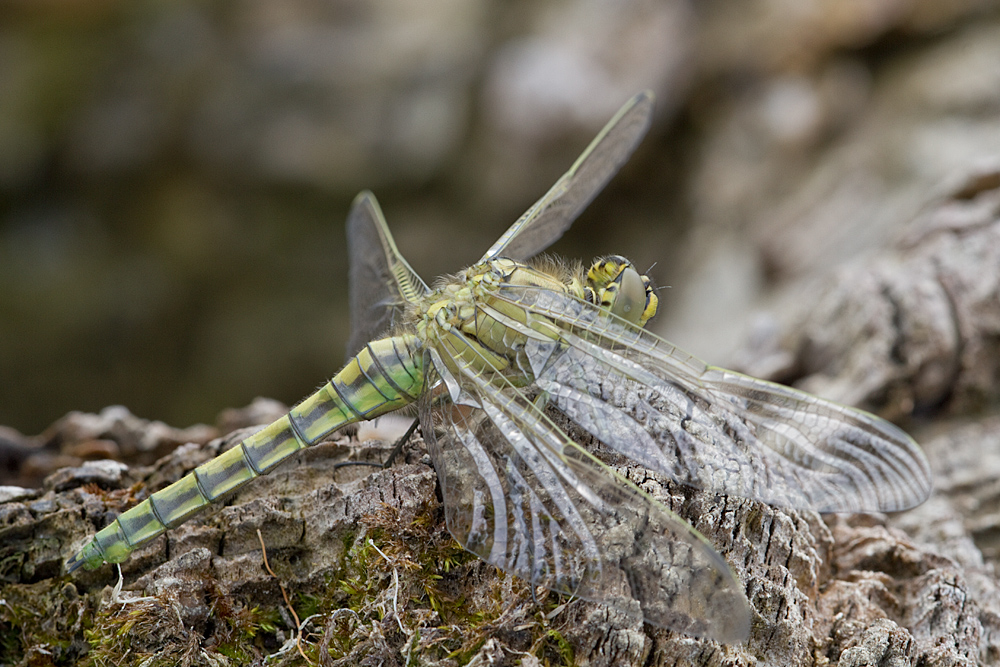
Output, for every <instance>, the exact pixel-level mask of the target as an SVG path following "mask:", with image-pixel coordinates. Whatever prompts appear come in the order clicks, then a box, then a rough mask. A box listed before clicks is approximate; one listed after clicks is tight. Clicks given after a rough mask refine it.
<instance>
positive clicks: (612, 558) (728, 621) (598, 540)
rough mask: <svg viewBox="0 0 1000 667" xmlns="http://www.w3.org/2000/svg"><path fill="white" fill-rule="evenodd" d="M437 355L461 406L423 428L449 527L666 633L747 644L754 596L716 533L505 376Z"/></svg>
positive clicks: (521, 568) (552, 582) (549, 582)
mask: <svg viewBox="0 0 1000 667" xmlns="http://www.w3.org/2000/svg"><path fill="white" fill-rule="evenodd" d="M437 354H438V353H437V352H436V351H432V352H431V356H432V359H434V366H435V367H436V368H438V369H445V370H444V371H443V373H442V375H443V379H444V383H445V385H447V387H448V391H449V394H450V395H451V398H452V399H453V400H454V402H455V404H454V405H448V406H447V407H446V408H445V409H436V410H433V411H432V410H431V409H430V399H429V398H425V399H424V401H423V403H422V406H421V423H422V432H423V433H424V437H425V440H426V441H427V444H428V448H429V450H430V453H431V457H432V459H433V461H434V465H435V468H436V469H437V472H438V478H439V480H440V483H441V489H442V492H443V495H444V505H445V515H446V518H447V522H448V529H449V531H450V532H451V534H452V535H453V536H454V537H455V539H457V540H458V541H459V543H460V544H462V546H463V547H465V548H466V549H468V550H469V551H471V552H473V553H475V554H476V555H478V556H479V557H480V558H482V559H484V560H485V561H487V562H489V563H491V564H493V565H495V566H496V567H498V568H500V569H502V570H504V571H506V572H509V573H511V574H514V575H517V576H519V577H521V578H523V579H525V580H527V581H528V582H530V583H531V584H532V585H541V586H545V587H546V588H549V589H551V590H555V591H559V592H563V593H567V594H572V595H576V596H579V597H582V598H584V599H588V600H593V601H597V602H601V603H604V604H607V605H610V606H613V607H616V608H619V609H623V610H624V611H626V612H627V613H632V614H635V613H641V614H642V615H643V617H644V618H645V620H646V621H647V622H649V623H652V624H654V625H659V626H662V627H667V628H671V629H673V630H677V631H680V632H684V633H687V634H690V635H694V636H704V637H711V638H714V639H717V640H719V641H722V642H727V643H732V642H738V641H743V640H745V639H746V637H747V635H748V633H749V622H750V610H749V606H748V604H747V601H746V598H745V596H744V595H743V592H742V589H741V587H740V585H739V584H738V583H737V581H736V580H735V578H734V577H733V575H732V573H731V572H730V570H729V568H728V566H727V565H726V564H725V562H724V561H723V560H722V558H721V557H720V556H719V555H718V554H717V553H716V552H715V551H714V550H713V549H712V547H711V546H710V545H709V544H708V543H707V542H706V541H705V538H704V537H702V536H701V535H700V534H699V533H697V531H695V530H694V529H693V528H692V527H691V526H690V525H688V524H687V523H686V522H684V521H683V520H682V519H680V518H679V517H677V516H676V515H674V514H673V513H672V512H670V511H669V510H668V509H666V508H665V507H664V506H663V505H661V504H660V503H658V502H657V501H655V500H654V499H652V498H651V497H650V496H649V495H647V494H646V493H644V492H643V491H642V490H640V489H639V488H638V487H636V486H635V485H634V484H632V483H631V482H629V481H628V480H626V479H625V478H623V477H622V476H620V475H618V474H617V473H615V472H614V471H613V470H611V469H610V468H608V467H607V466H606V465H604V464H603V463H601V462H600V461H598V460H597V459H595V458H594V457H593V456H592V455H590V454H588V453H587V452H586V451H584V450H583V449H582V448H580V447H579V446H578V445H576V444H575V443H574V442H572V441H571V440H570V439H569V438H568V437H567V435H566V434H565V433H564V432H562V431H561V430H560V429H559V428H557V427H556V426H555V425H554V424H553V423H552V422H551V421H549V420H548V419H547V418H546V417H545V416H544V414H543V413H542V412H541V411H540V410H539V409H538V408H537V407H536V406H535V405H534V404H532V403H531V402H530V401H529V400H528V399H527V398H526V397H525V396H524V395H523V394H522V393H521V392H520V391H518V390H517V389H514V388H513V387H509V386H508V387H507V388H506V389H504V390H500V389H497V388H496V387H495V386H493V385H492V384H491V380H492V381H500V380H498V378H497V377H495V376H494V377H490V375H491V374H490V373H484V372H476V371H473V370H471V369H469V368H468V367H465V368H463V369H462V370H461V375H460V376H459V377H460V378H461V380H458V379H456V377H455V376H453V375H451V373H450V372H449V371H447V370H446V367H445V366H444V365H443V364H442V362H441V359H440V357H438V356H437ZM452 361H454V362H456V363H461V362H460V361H457V360H455V359H453V360H452ZM435 420H436V423H435Z"/></svg>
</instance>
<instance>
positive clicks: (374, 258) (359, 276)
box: [347, 190, 428, 358]
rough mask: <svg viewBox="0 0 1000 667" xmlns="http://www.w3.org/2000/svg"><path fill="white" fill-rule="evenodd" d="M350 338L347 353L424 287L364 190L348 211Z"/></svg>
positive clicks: (389, 323)
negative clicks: (397, 247) (398, 248)
mask: <svg viewBox="0 0 1000 667" xmlns="http://www.w3.org/2000/svg"><path fill="white" fill-rule="evenodd" d="M347 251H348V257H349V258H350V262H351V269H350V272H349V289H350V307H351V338H350V340H349V341H348V343H347V357H348V358H350V357H353V356H354V355H355V354H357V353H358V352H359V351H360V350H361V348H362V347H364V346H365V345H366V344H367V343H368V342H370V341H372V340H375V339H376V338H378V337H379V336H380V335H381V334H384V333H385V332H386V331H387V330H388V329H389V328H390V327H391V326H392V325H393V324H394V323H395V322H397V321H398V318H399V315H400V314H401V311H402V308H403V307H404V306H405V305H406V303H407V302H409V301H413V300H414V299H415V298H416V297H417V296H418V295H420V294H424V293H426V292H427V291H428V289H427V285H426V284H424V281H423V280H421V279H420V276H418V275H417V274H416V272H415V271H414V270H413V269H411V268H410V265H409V264H407V263H406V260H405V259H403V256H402V255H400V254H399V250H397V249H396V243H395V242H394V241H393V240H392V234H390V233H389V227H388V225H386V222H385V217H384V216H383V215H382V209H380V208H379V205H378V202H377V201H376V200H375V195H373V194H372V193H371V192H368V191H367V190H366V191H364V192H362V193H361V194H359V195H358V196H357V197H356V198H355V199H354V204H352V206H351V211H350V213H348V215H347Z"/></svg>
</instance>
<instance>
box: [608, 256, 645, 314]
mask: <svg viewBox="0 0 1000 667" xmlns="http://www.w3.org/2000/svg"><path fill="white" fill-rule="evenodd" d="M645 310H646V285H645V283H643V281H642V276H640V275H639V272H638V271H636V270H635V269H633V268H632V267H631V265H630V266H627V267H625V268H624V269H623V270H622V272H621V273H620V274H618V291H617V293H616V294H615V297H614V301H612V302H611V312H612V313H614V314H615V315H617V316H618V317H620V318H622V319H625V320H628V321H629V322H631V323H632V324H640V322H641V320H642V316H643V313H644V311H645Z"/></svg>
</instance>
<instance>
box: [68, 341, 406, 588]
mask: <svg viewBox="0 0 1000 667" xmlns="http://www.w3.org/2000/svg"><path fill="white" fill-rule="evenodd" d="M422 360H423V354H422V353H421V351H420V342H419V341H418V340H417V338H416V337H415V336H413V335H409V334H407V335H401V336H393V337H391V338H383V339H382V340H378V341H375V342H373V343H369V344H368V345H367V346H366V347H365V348H364V349H362V350H361V352H359V353H358V354H357V356H355V357H354V358H353V359H351V360H350V361H349V362H348V363H347V365H346V366H345V367H344V368H343V370H341V371H340V372H339V373H337V375H336V376H335V377H334V378H333V379H332V380H330V381H329V382H328V383H326V384H325V385H324V386H323V387H321V388H320V389H319V390H318V391H316V393H314V394H313V395H312V396H309V397H308V398H306V399H305V400H303V401H302V402H301V403H299V404H298V405H297V406H295V407H294V408H292V409H291V410H290V411H289V413H288V414H287V415H285V416H284V417H282V418H281V419H279V420H277V421H275V422H273V423H272V424H270V425H268V426H266V427H265V428H263V429H262V430H260V431H258V432H257V433H254V434H253V435H251V436H250V437H248V438H247V439H246V440H243V441H242V442H241V443H240V444H239V445H237V446H236V447H233V448H232V449H231V450H229V451H228V452H226V453H224V454H222V455H220V456H218V457H216V458H214V459H212V460H211V461H209V462H208V463H205V464H203V465H200V466H198V467H197V468H196V469H195V470H194V471H192V472H191V473H190V474H189V475H186V476H185V477H183V478H182V479H180V480H178V481H177V482H174V483H173V484H171V485H170V486H168V487H167V488H165V489H163V490H162V491H158V492H157V493H154V494H153V495H152V496H150V497H149V498H147V499H146V500H144V501H143V502H141V503H139V504H138V505H136V506H135V507H133V508H132V509H130V510H128V511H127V512H125V513H123V514H122V515H121V516H119V517H118V519H117V520H115V522H114V523H112V524H111V525H110V526H108V527H107V528H104V529H103V530H101V531H100V532H98V533H97V535H95V536H94V538H93V540H91V541H90V542H89V543H87V545H86V546H85V547H84V548H83V549H82V550H81V551H80V553H78V554H76V555H75V556H74V557H73V558H72V559H70V561H69V562H68V563H67V569H68V570H69V571H71V572H72V571H73V570H75V569H76V568H78V567H80V566H81V565H83V566H86V567H87V568H88V569H92V568H95V567H98V566H99V565H100V564H101V563H102V562H105V561H107V562H109V563H119V562H121V561H123V560H125V559H126V558H127V557H128V556H129V554H131V553H132V552H133V551H135V549H137V548H138V547H139V546H141V545H142V544H144V543H146V542H148V541H149V540H151V539H153V538H154V537H156V536H157V535H160V534H161V533H163V532H164V531H166V530H167V529H170V528H174V527H176V526H178V525H180V524H181V523H183V522H184V521H186V520H187V519H188V518H190V517H191V516H192V515H193V514H195V513H196V512H198V511H200V510H201V509H203V508H204V507H205V506H207V505H208V504H210V503H211V502H213V501H215V500H217V499H219V498H220V497H222V496H224V495H226V494H227V493H230V492H232V491H234V490H236V489H238V488H239V487H241V486H243V485H244V484H246V483H247V482H249V481H250V480H251V479H253V478H254V477H259V476H260V475H264V474H267V473H268V472H270V471H271V470H273V469H274V468H275V467H276V466H277V465H278V464H280V463H281V462H282V461H284V460H285V459H287V458H288V457H289V456H291V455H292V454H294V453H295V452H297V451H299V450H300V449H302V448H304V447H308V446H309V445H313V444H316V443H317V442H319V441H320V440H322V439H323V438H324V437H326V436H327V435H329V434H330V433H332V432H333V431H335V430H337V429H338V428H340V427H342V426H344V425H346V424H350V423H353V422H357V421H362V420H365V419H372V418H374V417H377V416H379V415H382V414H385V413H387V412H391V411H393V410H396V409H397V408H401V407H403V406H405V405H408V404H409V403H412V402H413V401H415V400H416V399H417V397H418V396H419V395H420V393H421V392H422V391H423V379H424V373H423V363H422Z"/></svg>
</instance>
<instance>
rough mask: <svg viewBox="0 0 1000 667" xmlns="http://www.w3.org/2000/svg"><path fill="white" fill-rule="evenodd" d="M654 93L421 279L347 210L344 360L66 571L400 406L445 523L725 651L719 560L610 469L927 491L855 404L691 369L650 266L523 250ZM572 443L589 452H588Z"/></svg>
mask: <svg viewBox="0 0 1000 667" xmlns="http://www.w3.org/2000/svg"><path fill="white" fill-rule="evenodd" d="M652 113H653V94H652V93H651V92H649V91H646V92H642V93H640V94H638V95H636V96H635V97H633V98H632V99H631V100H629V101H628V102H627V103H626V104H625V106H623V107H622V108H621V110H620V111H618V113H617V114H616V115H615V116H614V117H613V118H612V119H611V121H609V123H608V124H607V125H606V126H605V127H604V129H603V130H602V131H601V132H600V133H599V134H598V135H597V137H596V138H595V139H594V140H593V141H592V142H591V144H590V145H589V146H588V147H587V149H586V150H585V151H584V152H583V154H582V155H581V156H580V157H579V158H578V159H577V160H576V162H575V163H574V164H573V166H572V167H571V168H570V169H569V171H568V172H566V173H565V174H564V175H563V176H562V177H561V178H560V179H559V180H558V181H557V182H556V183H555V185H553V186H552V188H550V189H549V190H548V192H546V193H545V194H544V195H543V196H542V197H541V198H540V199H539V200H538V201H537V202H536V203H535V204H534V205H533V206H532V207H531V208H529V209H528V210H527V212H525V213H524V214H523V215H522V216H521V217H520V218H519V219H518V220H517V221H516V222H514V224H513V225H511V227H510V228H509V229H508V230H507V231H506V232H505V233H504V234H503V235H502V236H501V237H500V238H499V239H498V240H497V241H496V243H494V244H493V246H492V247H490V249H489V250H487V251H486V254H484V255H483V257H482V258H481V259H480V260H479V261H478V262H477V263H476V264H474V265H473V266H471V267H469V268H467V269H465V270H463V271H460V272H458V273H456V274H454V275H451V276H447V277H444V278H441V279H439V280H438V281H437V282H435V283H434V284H433V286H428V285H427V284H426V283H425V282H424V281H423V280H422V279H421V278H420V277H419V276H418V275H417V273H416V272H415V271H414V270H413V269H412V268H411V267H410V265H409V264H408V263H407V262H406V260H405V259H404V258H403V256H402V255H401V254H400V252H399V250H398V249H397V248H396V244H395V242H394V240H393V238H392V235H391V234H390V232H389V228H388V226H387V224H386V222H385V218H384V216H383V215H382V212H381V210H380V208H379V206H378V203H377V201H376V200H375V198H374V196H373V195H372V194H371V193H368V192H363V193H361V194H360V195H359V196H358V197H357V198H356V199H355V202H354V204H353V205H352V208H351V210H350V213H349V215H348V222H347V236H348V251H349V253H350V256H351V262H352V269H351V283H350V313H351V319H352V323H353V324H352V325H353V327H354V329H353V332H352V335H351V339H350V342H349V349H350V352H351V355H352V356H351V357H350V360H349V361H348V362H347V364H346V365H345V366H344V368H343V369H342V370H341V371H340V372H338V373H337V374H336V375H335V376H334V377H333V379H332V380H330V381H329V382H327V383H326V384H325V385H323V386H322V387H321V388H320V389H319V390H318V391H316V392H315V393H314V394H312V395H311V396H309V397H308V398H306V399H304V400H303V401H302V402H300V403H299V404H298V405H296V406H295V407H293V408H292V409H291V410H290V411H289V412H288V414H286V415H285V416H283V417H281V418H280V419H278V420H277V421H275V422H273V423H272V424H270V425H269V426H266V427H264V428H263V429H262V430H260V431H258V432H256V433H254V434H253V435H250V436H249V437H247V438H246V439H245V440H243V441H242V442H240V443H239V445H238V446H235V447H233V448H232V449H230V450H229V451H227V452H225V453H224V454H222V455H220V456H218V457H217V458H215V459H213V460H211V461H209V462H207V463H204V464H202V465H201V466H199V467H197V468H196V469H195V470H194V471H193V472H191V473H190V474H188V475H186V476H185V477H183V478H182V479H180V480H179V481H177V482H175V483H174V484H172V485H170V486H168V487H166V488H165V489H163V490H161V491H158V492H156V493H154V494H152V495H151V496H150V497H149V498H147V499H145V500H143V501H142V502H141V503H139V504H138V505H136V506H135V507H133V508H131V509H129V510H128V511H126V512H124V513H123V514H121V515H120V516H119V517H118V518H117V519H116V520H115V521H114V522H112V523H111V524H110V525H108V526H107V527H105V528H103V529H102V530H100V531H99V532H98V533H97V534H96V535H95V536H94V537H93V538H92V539H91V540H90V541H89V542H88V543H87V544H86V545H85V546H84V547H83V548H82V549H81V550H80V552H79V553H77V554H76V555H75V556H73V557H72V558H71V559H70V560H69V561H68V563H67V569H68V570H70V571H72V570H75V569H77V568H78V567H80V566H85V567H87V568H88V569H93V568H96V567H98V566H100V565H101V564H102V563H104V562H110V563H117V562H121V561H123V560H124V559H126V558H127V557H128V556H129V554H131V553H132V552H133V551H135V550H136V549H137V548H138V547H140V546H141V545H143V544H146V543H147V542H149V541H150V540H152V539H153V538H155V537H157V536H158V535H160V534H162V533H164V532H165V531H166V530H168V529H171V528H174V527H176V526H178V525H179V524H181V523H182V522H184V521H186V520H187V519H189V518H190V517H191V516H193V515H194V514H195V513H197V512H198V511H200V510H202V509H204V508H205V507H206V506H207V505H209V504H210V503H212V502H213V501H215V500H218V499H220V498H222V497H223V496H227V495H228V494H231V493H232V492H233V491H235V490H236V489H238V488H239V487H241V486H243V485H244V484H247V483H248V482H250V481H251V480H253V479H254V478H256V477H258V476H260V475H264V474H266V473H268V472H269V471H271V470H274V468H275V467H276V466H278V465H279V464H281V463H282V462H283V461H285V460H286V459H288V458H289V457H290V456H292V455H294V454H295V453H296V452H298V451H300V450H301V449H303V448H305V447H308V446H310V445H313V444H316V443H318V442H320V441H321V440H323V439H324V438H326V437H327V436H328V435H330V434H331V433H332V432H334V431H336V430H338V429H340V428H341V427H343V426H345V425H348V424H352V423H355V422H359V421H361V420H368V419H372V418H374V417H377V416H379V415H382V414H385V413H388V412H392V411H395V410H399V409H401V408H406V407H408V406H409V407H410V409H413V407H415V408H416V414H417V416H418V423H419V426H420V430H421V433H422V436H423V439H424V441H425V443H426V446H427V449H428V452H429V454H430V458H431V461H432V463H433V465H434V467H435V469H436V471H437V474H438V480H439V483H440V487H441V492H442V493H441V495H442V498H443V506H444V514H445V519H446V522H447V527H448V530H449V531H450V533H451V534H452V536H454V538H455V539H456V540H457V541H458V543H459V544H461V545H462V546H463V547H464V548H465V549H467V550H468V551H470V552H472V553H473V554H475V555H477V556H478V557H480V558H481V559H483V560H484V561H486V562H488V563H490V564H492V565H494V566H496V567H497V568H499V569H501V570H504V571H506V572H508V573H511V574H513V575H516V576H518V577H521V578H522V579H524V580H526V581H527V582H529V583H530V584H532V585H533V586H542V587H545V588H548V589H550V590H553V591H557V592H560V593H565V594H569V595H574V596H577V597H580V598H583V599H586V600H591V601H595V602H598V603H603V604H606V605H609V606H612V607H615V608H618V609H622V610H624V611H625V612H626V613H629V614H641V616H642V618H643V619H644V620H645V621H646V622H648V623H650V624H652V625H655V626H661V627H665V628H668V629H671V630H674V631H677V632H681V633H685V634H688V635H691V636H695V637H706V638H710V639H714V640H717V641H719V642H723V643H737V642H741V641H744V640H746V639H747V637H748V635H749V629H750V624H751V620H752V617H753V611H752V609H751V607H750V605H749V603H748V601H747V599H746V596H745V594H744V592H743V588H742V586H741V584H740V583H739V581H738V580H737V578H736V577H735V576H734V574H733V572H732V571H731V569H730V568H729V566H728V565H727V564H726V561H725V560H724V559H723V557H722V556H721V555H720V554H719V553H718V552H717V551H716V550H715V548H714V547H713V546H712V544H711V543H710V542H709V541H708V540H707V539H706V538H705V537H704V536H702V535H701V534H700V533H699V532H698V531H696V530H695V529H694V528H693V527H692V526H691V525H690V524H689V523H688V522H686V521H685V520H684V519H682V518H681V517H680V516H678V515H677V514H675V513H674V512H672V511H671V510H670V509H669V508H668V507H667V506H666V505H665V504H663V503H662V502H660V501H659V500H657V499H656V498H654V497H653V496H652V495H651V494H650V493H649V492H647V490H645V489H644V488H641V487H640V486H638V485H636V484H635V483H634V482H632V481H631V480H630V479H628V478H627V477H626V476H625V475H624V474H622V472H621V471H620V470H621V468H620V467H614V466H613V465H612V464H614V463H615V461H614V460H612V459H613V457H618V459H619V460H621V459H622V457H624V459H625V460H627V461H631V462H634V463H637V464H639V465H641V466H644V467H645V468H647V469H649V470H651V471H653V472H654V473H657V474H659V475H662V476H664V477H666V478H667V479H668V480H672V481H673V482H676V483H679V484H683V485H688V486H691V487H696V488H700V489H704V490H706V491H708V492H711V493H714V494H719V495H728V496H740V497H743V498H749V499H753V500H757V501H761V502H764V503H768V504H771V505H775V506H780V507H786V508H792V509H811V510H817V511H820V512H863V511H880V512H889V511H898V510H903V509H907V508H910V507H913V506H915V505H917V504H919V503H921V502H922V501H923V500H924V499H926V498H927V496H928V495H929V494H930V490H931V475H930V470H929V467H928V464H927V460H926V459H925V458H924V455H923V453H922V452H921V450H920V448H919V447H918V445H917V444H916V442H915V441H914V440H913V439H912V438H910V436H909V435H907V434H906V433H905V432H904V431H903V430H901V429H900V428H898V427H897V426H895V425H893V424H891V423H889V422H887V421H884V420H882V419H880V418H879V417H876V416H874V415H872V414H869V413H867V412H863V411H861V410H857V409H854V408H850V407H846V406H842V405H838V404H836V403H833V402H831V401H827V400H824V399H822V398H818V397H816V396H812V395H809V394H807V393H804V392H802V391H798V390H796V389H793V388H789V387H786V386H783V385H779V384H775V383H771V382H767V381H764V380H759V379H756V378H753V377H749V376H747V375H742V374H740V373H736V372H733V371H729V370H725V369H723V368H718V367H714V366H709V365H707V364H705V363H704V362H702V361H700V360H698V359H697V358H695V357H693V356H691V355H689V354H687V353H685V352H683V351H682V350H680V349H678V348H677V347H675V346H674V345H672V344H670V343H669V342H667V341H666V340H664V339H662V338H659V337H658V336H656V335H654V334H653V333H651V332H650V331H648V330H647V329H646V328H645V325H646V323H647V322H648V321H649V319H650V317H652V316H653V315H654V314H655V312H656V310H657V306H658V300H657V297H656V292H655V289H654V288H653V287H652V283H651V281H650V279H649V278H648V276H644V275H642V274H640V273H639V271H638V270H637V269H636V268H635V266H634V265H633V264H632V263H631V262H629V261H628V260H627V259H625V258H623V257H620V256H617V255H611V256H607V257H602V258H599V259H598V260H596V261H595V262H594V263H593V264H592V265H591V266H590V267H589V269H587V270H586V271H584V269H583V267H582V265H581V264H579V263H569V262H563V261H558V260H555V259H552V258H546V257H542V258H541V259H538V258H535V259H532V258H534V257H535V256H536V255H538V254H539V253H540V252H542V251H543V250H545V249H546V248H547V247H548V246H549V245H550V244H551V243H552V242H554V241H555V240H556V239H558V238H559V237H560V236H561V235H562V234H563V233H564V232H565V231H566V230H567V229H568V228H569V226H570V225H571V224H572V222H573V221H574V220H575V219H576V217H577V216H578V215H579V214H580V212H581V211H582V210H583V209H584V208H585V207H586V206H587V205H588V204H589V203H590V201H591V200H592V199H593V198H594V197H595V196H596V195H597V194H598V193H599V192H600V191H601V190H602V189H603V188H604V186H605V184H606V183H607V182H608V181H609V180H610V179H611V178H612V176H614V174H615V173H617V172H618V170H619V169H620V167H621V166H622V165H623V164H624V163H625V161H626V160H627V159H628V158H629V157H630V156H631V155H632V153H633V152H634V150H635V148H636V147H637V145H638V144H639V142H640V141H641V139H642V138H643V137H644V135H645V134H646V132H647V130H648V128H649V125H650V122H651V118H652ZM588 443H589V444H588Z"/></svg>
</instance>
